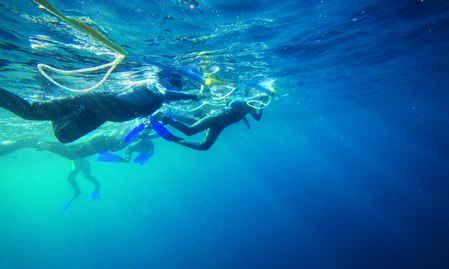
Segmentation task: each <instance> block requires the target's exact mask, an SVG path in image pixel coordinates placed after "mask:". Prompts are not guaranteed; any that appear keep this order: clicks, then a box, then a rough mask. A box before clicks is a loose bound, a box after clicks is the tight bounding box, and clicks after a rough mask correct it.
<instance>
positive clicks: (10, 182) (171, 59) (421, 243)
mask: <svg viewBox="0 0 449 269" xmlns="http://www.w3.org/2000/svg"><path fill="white" fill-rule="evenodd" d="M198 1H199V5H198V6H197V7H195V8H194V9H191V8H189V6H188V5H185V4H182V3H181V4H177V3H176V1H175V0H152V1H143V0H128V1H112V0H103V1H93V0H85V1H67V0H51V4H52V5H54V6H55V7H56V8H57V9H58V10H59V11H61V12H62V13H63V14H65V15H67V16H69V17H71V18H75V19H78V20H80V21H84V22H86V23H87V24H88V25H90V26H92V27H94V28H96V29H98V30H100V31H101V32H102V33H104V34H105V35H106V36H107V37H108V38H109V39H110V40H112V41H113V42H115V43H117V44H118V45H120V46H121V47H122V48H123V49H125V50H126V51H127V52H128V54H127V57H126V59H125V60H124V61H123V62H122V63H121V64H120V65H119V66H118V67H117V69H116V70H115V71H114V72H113V73H112V75H111V76H110V77H109V78H108V80H107V81H106V82H105V84H104V85H103V86H102V87H103V89H110V88H111V89H112V88H118V87H121V86H123V85H127V83H128V84H129V83H131V82H132V81H134V80H136V79H139V78H142V76H145V74H146V72H152V71H153V69H152V68H151V66H149V65H148V64H147V63H145V59H148V57H150V58H151V59H152V60H155V61H159V62H164V63H166V64H171V65H172V66H175V67H178V68H187V67H194V66H196V67H199V66H206V67H205V68H208V69H210V70H213V71H216V75H217V77H218V78H220V79H223V80H227V81H233V82H236V83H244V82H246V81H254V80H256V81H268V82H272V83H273V85H274V87H275V88H276V90H277V92H278V94H277V95H276V96H275V97H273V98H272V101H271V103H270V105H269V106H268V107H267V108H266V109H265V111H264V116H263V118H262V120H261V121H260V122H255V121H251V120H250V122H251V129H250V130H249V131H248V130H247V128H246V126H245V125H244V124H243V123H241V122H239V123H236V124H234V125H232V126H230V127H228V128H227V129H226V130H225V131H224V132H223V133H222V134H221V136H220V138H219V139H218V140H217V142H216V143H215V145H214V146H213V147H212V148H211V149H210V150H209V151H206V152H200V151H194V150H191V149H188V148H184V147H180V146H179V145H176V144H174V143H170V142H168V141H165V140H162V139H155V140H154V143H155V153H154V156H153V157H152V158H151V159H150V160H149V162H148V163H147V164H145V165H143V166H139V165H137V164H134V163H129V164H124V163H103V162H98V161H97V160H96V156H91V157H89V160H90V162H91V164H92V174H93V175H94V176H95V177H96V178H97V179H98V180H99V181H100V182H101V184H102V187H101V199H100V200H93V199H91V197H90V192H91V191H92V189H93V186H92V184H91V183H90V182H88V181H87V180H86V179H85V178H84V177H83V176H82V175H81V174H80V175H78V177H77V181H78V183H79V185H80V188H81V190H82V194H81V195H80V197H78V198H77V199H76V200H75V201H74V202H73V204H72V205H71V206H70V208H69V209H68V210H66V211H64V210H63V207H64V205H65V203H66V202H67V201H68V200H69V199H70V197H71V196H72V194H73V190H72V189H71V187H70V185H69V184H68V182H67V180H66V179H67V175H68V173H69V171H70V169H71V165H72V164H71V161H69V160H67V159H65V158H63V157H61V156H59V155H55V154H52V153H49V152H46V151H36V150H35V149H32V148H25V149H19V150H17V151H14V152H11V153H10V154H5V155H4V156H1V157H0V269H22V268H67V269H75V268H77V269H80V268H99V269H100V268H132V269H134V268H311V269H313V268H329V269H334V268H342V269H347V268H382V269H383V268H449V68H448V67H449V2H448V1H444V0H423V1H418V0H407V1H406V0H397V1H390V2H387V1H377V0H363V1H353V0H349V1H327V0H324V1H319V0H306V1H299V0H290V1H282V0H281V1H267V0H251V1H249V0H227V1H223V0H216V1H203V0H198ZM112 60H113V57H112V53H111V51H110V50H109V49H107V48H106V47H104V46H102V45H101V44H100V43H98V42H96V41H95V40H93V39H92V38H90V37H88V36H87V35H85V34H83V33H82V32H80V31H78V30H76V29H75V28H73V27H72V26H70V25H69V24H67V23H65V22H63V21H62V20H60V19H58V18H57V17H55V16H53V15H52V14H50V13H49V12H47V11H46V10H44V9H40V8H38V5H36V4H35V3H34V2H33V1H11V0H6V1H2V2H1V3H0V88H3V89H6V90H9V91H11V92H14V93H16V94H19V95H20V96H22V97H24V98H26V99H27V100H29V101H36V100H48V99H49V98H55V97H61V96H68V95H70V93H69V92H67V91H65V90H61V89H59V88H57V87H54V86H50V84H49V83H48V82H47V81H46V80H45V79H43V78H42V76H41V75H40V74H39V72H38V71H37V69H36V65H37V64H38V63H44V64H48V65H51V66H54V67H57V68H61V69H77V68H88V67H92V66H96V65H100V64H104V63H107V62H110V61H112ZM103 74H104V72H103V73H102V72H95V73H90V74H87V75H83V76H80V75H77V76H64V77H59V79H60V81H62V82H64V83H63V84H65V85H69V86H74V87H75V86H76V87H90V86H92V85H93V84H95V82H96V81H99V80H100V79H101V77H102V75H103ZM193 86H195V85H193ZM196 86H198V85H196ZM134 124H135V122H134V121H133V122H129V123H123V124H107V125H105V126H103V127H102V128H100V130H99V131H103V132H108V131H111V130H112V129H114V128H123V127H124V126H127V127H129V126H133V125H134ZM24 137H25V138H27V137H38V138H39V139H43V140H48V141H56V139H55V138H54V136H53V133H52V130H51V124H50V123H49V122H32V121H25V120H22V119H20V118H19V117H17V116H15V115H14V114H12V113H9V112H8V111H6V110H3V109H0V140H1V141H4V142H5V141H9V142H13V141H17V140H20V139H22V138H24ZM89 137H90V136H89V135H88V136H86V137H85V138H83V139H84V140H89ZM196 138H197V139H201V136H199V137H196ZM0 152H1V144H0ZM120 154H121V153H120Z"/></svg>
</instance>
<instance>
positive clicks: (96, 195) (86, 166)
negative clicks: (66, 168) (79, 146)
mask: <svg viewBox="0 0 449 269" xmlns="http://www.w3.org/2000/svg"><path fill="white" fill-rule="evenodd" d="M80 172H83V175H84V177H85V178H86V179H88V180H89V181H90V182H92V183H93V184H94V185H95V189H94V191H93V192H92V198H93V199H96V200H98V199H100V182H98V181H97V180H96V179H95V177H93V176H92V174H91V173H90V163H89V161H88V160H87V159H86V158H81V159H77V160H73V166H72V170H71V171H70V173H69V176H68V177H67V180H68V181H69V183H70V185H71V186H72V188H73V190H74V191H75V194H74V195H73V197H72V199H70V201H69V202H68V203H67V204H66V205H65V207H64V210H66V209H67V208H68V207H69V206H70V204H71V203H72V202H73V200H75V198H76V197H78V196H79V195H80V194H81V190H80V188H79V186H78V183H77V182H76V176H77V175H78V174H79V173H80Z"/></svg>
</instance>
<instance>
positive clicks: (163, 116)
mask: <svg viewBox="0 0 449 269" xmlns="http://www.w3.org/2000/svg"><path fill="white" fill-rule="evenodd" d="M169 120H170V116H168V115H166V114H164V113H162V112H160V111H158V112H156V114H154V115H153V117H152V121H161V122H162V124H163V125H166V124H167V123H168V121H169Z"/></svg>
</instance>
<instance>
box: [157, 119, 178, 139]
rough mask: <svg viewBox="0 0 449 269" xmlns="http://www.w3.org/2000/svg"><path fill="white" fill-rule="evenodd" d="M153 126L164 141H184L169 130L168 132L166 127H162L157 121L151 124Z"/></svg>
mask: <svg viewBox="0 0 449 269" xmlns="http://www.w3.org/2000/svg"><path fill="white" fill-rule="evenodd" d="M151 126H152V127H153V130H154V131H155V132H156V133H157V134H158V135H159V136H160V137H162V138H163V139H165V140H168V141H172V142H176V141H179V140H183V139H182V138H180V137H177V136H176V135H174V134H172V133H170V131H169V130H167V128H165V127H164V125H162V124H161V123H160V122H158V121H155V122H152V123H151Z"/></svg>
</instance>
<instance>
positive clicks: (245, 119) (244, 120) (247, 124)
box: [242, 117, 251, 130]
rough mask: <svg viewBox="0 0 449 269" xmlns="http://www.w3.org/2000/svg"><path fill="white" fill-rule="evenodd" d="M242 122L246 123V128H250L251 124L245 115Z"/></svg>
mask: <svg viewBox="0 0 449 269" xmlns="http://www.w3.org/2000/svg"><path fill="white" fill-rule="evenodd" d="M242 120H243V123H244V124H245V125H246V127H248V130H249V129H250V128H251V125H250V124H249V121H248V119H247V118H246V117H243V119H242Z"/></svg>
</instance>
